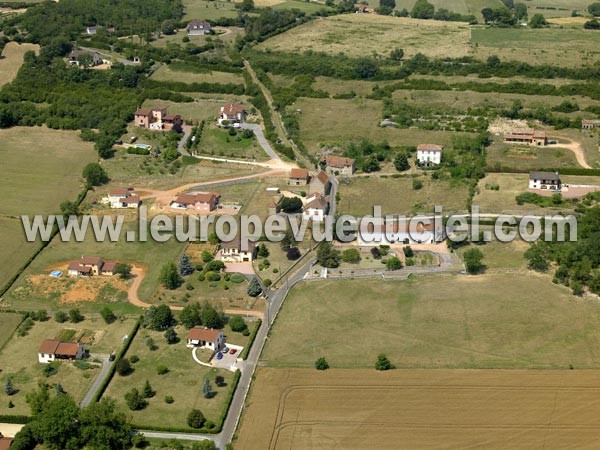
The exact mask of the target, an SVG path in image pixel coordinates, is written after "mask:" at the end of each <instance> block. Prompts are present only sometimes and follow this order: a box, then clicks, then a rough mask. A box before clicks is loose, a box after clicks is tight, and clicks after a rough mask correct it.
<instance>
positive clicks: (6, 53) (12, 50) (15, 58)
mask: <svg viewBox="0 0 600 450" xmlns="http://www.w3.org/2000/svg"><path fill="white" fill-rule="evenodd" d="M39 49H40V46H39V45H37V44H17V43H16V42H9V43H8V44H7V45H6V46H5V47H4V49H3V50H2V57H0V88H1V87H2V86H4V85H5V84H6V83H10V82H11V81H12V80H14V79H15V77H16V76H17V72H19V69H20V68H21V65H22V64H23V57H24V55H25V53H26V52H29V51H34V52H36V53H37V52H38V50H39Z"/></svg>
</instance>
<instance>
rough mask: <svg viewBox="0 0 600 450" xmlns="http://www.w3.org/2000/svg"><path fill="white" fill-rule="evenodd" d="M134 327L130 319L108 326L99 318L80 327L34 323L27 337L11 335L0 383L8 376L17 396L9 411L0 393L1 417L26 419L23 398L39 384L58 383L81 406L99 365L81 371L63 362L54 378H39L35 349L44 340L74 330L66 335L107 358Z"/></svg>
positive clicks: (0, 355) (0, 357) (2, 355)
mask: <svg viewBox="0 0 600 450" xmlns="http://www.w3.org/2000/svg"><path fill="white" fill-rule="evenodd" d="M0 317H1V316H0ZM133 324H134V320H133V319H125V320H122V321H121V320H117V321H116V322H114V323H113V324H110V325H107V324H106V323H105V322H104V320H102V319H101V318H99V317H97V318H92V319H86V320H84V321H83V322H80V323H69V322H66V323H62V324H60V323H57V322H55V321H54V319H50V320H48V321H47V322H36V323H35V325H34V326H33V328H31V329H30V330H29V332H28V334H27V335H26V336H17V335H16V334H15V335H13V337H12V338H11V339H10V341H8V343H7V344H6V345H5V346H4V347H3V348H2V351H1V352H0V368H1V369H2V372H1V373H0V383H1V384H2V386H4V383H5V382H6V377H7V376H10V378H11V380H12V382H13V385H14V387H15V388H16V389H17V390H18V392H17V394H15V395H13V396H11V397H10V400H12V402H13V403H14V405H15V407H14V408H8V399H7V397H6V395H4V392H3V393H2V402H0V415H6V414H17V415H29V414H30V409H29V405H28V404H27V403H26V401H25V397H26V395H27V393H28V392H31V391H32V390H34V389H36V388H37V386H38V383H39V382H43V383H48V384H49V385H50V386H51V387H52V386H54V385H55V384H56V383H60V384H61V385H62V387H63V388H64V390H65V391H66V392H67V393H69V394H70V395H72V396H73V398H74V399H75V401H77V402H80V401H81V400H82V399H83V397H84V396H85V394H86V393H87V391H88V390H89V389H90V387H91V385H92V383H93V381H94V379H95V378H96V377H97V376H98V374H99V373H100V368H99V367H100V366H99V365H92V366H91V367H90V368H89V369H86V370H82V369H79V368H77V367H75V366H74V365H73V364H72V363H69V362H64V363H62V364H60V367H59V369H58V373H57V374H55V375H52V376H50V377H45V376H44V375H43V374H42V369H43V368H44V366H45V365H44V364H40V363H39V362H38V349H39V347H40V344H41V343H42V342H43V341H44V340H46V339H59V338H60V337H61V334H62V333H64V332H65V331H64V330H74V333H73V332H71V333H69V334H72V335H73V336H74V338H72V339H77V338H78V337H83V339H84V340H83V341H80V342H82V343H85V345H86V348H87V349H89V351H90V353H91V354H93V353H98V354H104V355H107V354H109V353H110V352H112V351H115V350H117V349H118V348H119V347H120V346H121V344H122V338H123V336H124V335H126V334H128V333H130V332H131V330H132V328H133ZM91 359H92V360H93V357H92V358H91Z"/></svg>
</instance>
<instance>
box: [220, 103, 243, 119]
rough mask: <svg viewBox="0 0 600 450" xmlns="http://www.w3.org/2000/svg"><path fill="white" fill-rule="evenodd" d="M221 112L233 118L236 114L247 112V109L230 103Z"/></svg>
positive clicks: (222, 107)
mask: <svg viewBox="0 0 600 450" xmlns="http://www.w3.org/2000/svg"><path fill="white" fill-rule="evenodd" d="M221 112H222V113H224V114H227V115H228V116H232V115H234V114H241V113H244V112H246V108H244V107H243V106H242V105H241V104H239V103H228V104H227V105H225V106H221Z"/></svg>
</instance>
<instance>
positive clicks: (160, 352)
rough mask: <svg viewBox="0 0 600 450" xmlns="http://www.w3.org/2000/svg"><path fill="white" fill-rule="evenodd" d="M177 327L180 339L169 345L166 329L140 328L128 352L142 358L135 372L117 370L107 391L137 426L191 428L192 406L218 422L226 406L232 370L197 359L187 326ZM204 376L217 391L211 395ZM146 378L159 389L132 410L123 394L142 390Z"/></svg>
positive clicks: (130, 355)
mask: <svg viewBox="0 0 600 450" xmlns="http://www.w3.org/2000/svg"><path fill="white" fill-rule="evenodd" d="M175 331H176V333H177V335H178V337H179V338H180V341H179V342H178V343H176V344H171V345H169V344H167V343H166V341H165V338H164V336H163V335H164V333H162V332H158V331H152V330H149V329H144V328H142V329H140V331H139V332H138V335H137V336H136V338H135V340H134V341H133V343H132V344H131V347H130V348H129V350H128V351H127V354H126V357H127V358H131V357H132V356H134V355H135V356H137V357H138V358H139V361H138V362H136V363H134V364H132V368H133V372H132V373H131V374H129V375H127V376H121V375H118V374H116V375H115V377H114V378H113V379H112V381H111V382H110V384H109V386H108V389H107V391H106V393H105V395H106V396H107V397H112V398H114V399H115V400H116V401H117V403H118V404H119V405H121V407H123V409H124V410H126V411H127V413H128V414H129V415H131V417H132V420H133V423H134V424H136V425H138V426H141V427H143V426H144V425H146V426H155V427H177V428H188V425H187V421H186V418H187V416H188V414H189V412H190V411H191V410H192V409H199V410H200V411H202V413H203V414H204V416H205V417H206V419H207V420H209V421H211V422H213V423H216V422H217V420H218V418H219V416H220V414H221V412H222V411H223V408H224V407H225V402H226V398H227V393H228V391H229V389H230V387H231V381H232V379H233V372H230V371H228V370H224V369H215V368H210V367H206V366H203V365H200V364H198V363H196V362H195V361H194V359H193V358H192V350H191V349H188V348H187V347H186V339H187V330H185V329H184V328H183V327H176V329H175ZM235 334H239V333H235ZM148 338H152V339H153V340H154V344H155V347H156V348H155V349H153V350H151V349H150V348H149V346H148V345H147V344H146V342H147V339H148ZM161 365H162V366H165V367H167V369H168V372H167V373H166V374H163V375H159V374H158V371H157V368H158V367H159V366H161ZM217 375H220V376H222V377H224V379H225V383H226V385H225V386H223V387H218V386H217V385H216V383H215V377H216V376H217ZM205 379H208V380H209V381H210V384H211V387H212V390H213V392H214V394H215V395H214V396H213V397H212V398H210V399H206V398H204V396H203V391H202V388H203V386H204V382H205ZM146 380H147V381H149V382H150V385H151V386H152V389H153V390H154V391H155V392H156V394H155V396H154V397H152V398H150V399H148V406H147V407H146V408H144V409H142V410H139V411H130V410H129V409H128V408H127V406H126V405H125V401H124V398H123V396H124V395H125V393H126V392H128V391H130V390H131V389H132V388H134V387H135V388H137V389H138V390H140V391H141V390H142V388H143V387H144V383H145V382H146ZM166 396H171V397H173V400H174V401H173V403H170V404H169V403H167V402H165V397H166Z"/></svg>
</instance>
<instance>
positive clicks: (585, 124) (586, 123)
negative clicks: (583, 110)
mask: <svg viewBox="0 0 600 450" xmlns="http://www.w3.org/2000/svg"><path fill="white" fill-rule="evenodd" d="M581 128H582V129H584V130H592V129H594V128H600V119H595V120H586V119H584V120H582V121H581Z"/></svg>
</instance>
